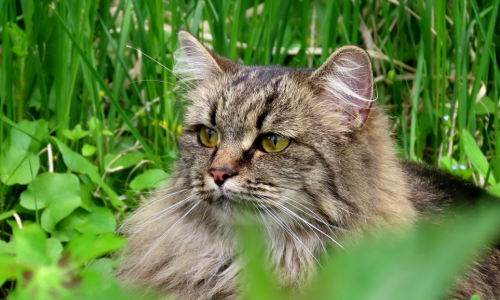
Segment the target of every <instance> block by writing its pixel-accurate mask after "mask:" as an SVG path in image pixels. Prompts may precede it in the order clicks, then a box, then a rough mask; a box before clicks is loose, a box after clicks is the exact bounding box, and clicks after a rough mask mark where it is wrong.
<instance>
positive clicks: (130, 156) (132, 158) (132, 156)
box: [104, 153, 144, 169]
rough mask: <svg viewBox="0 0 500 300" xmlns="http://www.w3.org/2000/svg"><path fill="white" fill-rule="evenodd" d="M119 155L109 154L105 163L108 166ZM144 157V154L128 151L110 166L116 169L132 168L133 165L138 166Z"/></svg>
mask: <svg viewBox="0 0 500 300" xmlns="http://www.w3.org/2000/svg"><path fill="white" fill-rule="evenodd" d="M116 157H117V155H115V154H108V155H106V156H105V158H104V164H105V165H106V166H108V165H109V163H110V162H111V161H112V160H114V159H116ZM143 159H144V154H139V153H127V154H125V155H122V156H120V157H119V158H118V159H117V160H116V161H115V162H114V163H113V164H112V165H111V166H110V167H109V168H110V169H116V168H119V167H121V168H123V169H126V168H130V167H133V166H136V165H137V164H138V163H140V162H141V161H142V160H143Z"/></svg>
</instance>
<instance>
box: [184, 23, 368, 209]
mask: <svg viewBox="0 0 500 300" xmlns="http://www.w3.org/2000/svg"><path fill="white" fill-rule="evenodd" d="M180 41H181V44H182V47H183V50H184V51H185V54H186V62H187V65H184V66H183V67H184V68H186V67H188V68H189V71H190V72H192V74H191V75H192V76H193V77H194V79H195V82H194V83H193V82H191V83H190V84H192V85H191V86H190V89H191V91H190V92H188V93H187V95H186V96H187V97H188V100H190V102H191V104H190V105H189V106H188V108H187V112H186V116H185V122H184V131H183V134H182V136H181V138H180V149H181V159H180V162H179V167H178V168H177V171H176V172H177V174H174V177H178V178H182V179H183V182H184V183H185V184H186V185H187V186H188V187H189V188H190V189H191V190H192V193H194V194H196V195H197V198H200V199H203V200H205V201H206V202H207V203H210V205H212V206H213V207H214V209H218V210H221V211H223V212H225V213H233V212H234V208H235V207H249V208H250V209H254V210H255V212H258V211H259V210H260V209H262V210H268V213H271V214H272V213H273V208H281V210H283V209H285V210H288V211H289V212H290V213H294V211H297V210H299V211H300V210H302V211H304V212H306V213H307V212H308V211H310V212H311V213H313V212H315V213H314V214H315V216H318V214H316V212H317V211H318V210H319V211H322V210H324V208H322V207H318V206H320V205H321V203H318V201H321V199H330V200H331V201H333V202H335V201H337V202H338V203H339V205H340V206H342V205H344V206H346V207H345V208H346V209H349V207H348V205H347V204H346V203H343V202H348V200H346V199H335V198H336V197H337V198H341V197H340V196H339V195H338V192H337V191H336V190H337V189H338V187H337V186H336V184H338V183H336V182H335V181H334V178H335V176H337V175H336V174H335V172H336V170H335V167H333V166H332V162H333V161H335V160H337V161H339V162H340V161H342V160H343V159H344V157H342V156H343V155H344V154H345V153H344V152H345V147H342V144H345V143H352V139H351V135H352V133H353V132H355V131H356V130H358V129H360V128H361V127H362V126H363V125H364V122H365V120H366V118H367V116H368V113H369V108H370V104H371V102H370V101H371V98H372V76H371V66H370V62H369V60H368V57H367V55H366V54H365V53H364V52H362V50H359V49H357V48H349V49H344V52H341V53H339V54H338V55H337V57H336V58H335V57H333V56H332V57H333V59H332V57H331V58H330V59H329V61H327V62H326V63H325V65H324V66H323V67H321V68H320V69H318V70H316V71H314V70H295V69H290V68H284V67H245V66H241V65H237V64H235V63H232V62H230V61H229V60H227V59H224V58H222V57H219V56H217V55H215V54H213V53H211V52H209V51H207V50H206V49H205V48H204V47H203V46H202V45H201V44H200V43H199V42H198V41H197V40H196V39H195V38H194V37H192V36H191V35H190V34H188V33H186V32H181V33H180ZM184 71H185V70H184Z"/></svg>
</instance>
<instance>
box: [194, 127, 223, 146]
mask: <svg viewBox="0 0 500 300" xmlns="http://www.w3.org/2000/svg"><path fill="white" fill-rule="evenodd" d="M198 134H199V136H200V141H201V143H202V144H203V145H205V146H207V147H210V148H212V147H215V146H216V145H217V140H218V139H219V135H218V134H217V132H215V130H213V129H210V128H208V127H206V126H202V127H201V128H200V132H199V133H198Z"/></svg>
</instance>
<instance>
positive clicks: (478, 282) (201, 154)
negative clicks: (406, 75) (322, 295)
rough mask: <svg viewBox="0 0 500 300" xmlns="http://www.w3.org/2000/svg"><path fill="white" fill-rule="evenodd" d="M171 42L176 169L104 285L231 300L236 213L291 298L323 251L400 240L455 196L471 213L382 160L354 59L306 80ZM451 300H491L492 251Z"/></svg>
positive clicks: (345, 57) (368, 94)
mask: <svg viewBox="0 0 500 300" xmlns="http://www.w3.org/2000/svg"><path fill="white" fill-rule="evenodd" d="M179 41H180V44H181V49H182V52H183V54H184V55H183V57H181V58H179V61H178V66H177V68H176V70H175V71H174V72H175V73H176V74H177V75H178V76H179V77H180V78H183V80H185V81H186V85H187V86H188V89H187V92H186V93H187V94H186V95H185V97H186V98H187V99H188V100H189V102H190V104H189V106H188V107H187V111H186V114H185V118H184V130H183V133H182V135H181V137H180V139H179V144H180V160H179V162H178V163H177V165H176V167H175V169H174V171H173V172H172V176H171V179H170V181H169V182H168V184H167V186H166V187H165V189H162V190H159V191H157V192H156V194H155V196H154V197H151V198H150V199H148V200H147V201H145V203H144V205H143V206H142V208H140V209H139V210H138V211H137V212H136V213H135V214H134V215H133V216H132V217H131V218H130V220H128V221H127V222H126V223H127V224H125V225H126V226H125V232H126V234H127V235H128V241H129V243H128V246H127V248H126V250H125V253H124V257H125V259H124V261H123V262H122V264H121V267H120V269H119V271H118V274H119V277H120V278H121V280H122V281H123V282H125V283H127V284H129V283H130V284H131V283H133V284H139V285H142V286H146V287H150V288H154V289H159V290H161V291H165V292H168V293H169V294H170V295H172V296H173V297H175V298H176V299H183V300H191V299H193V300H195V299H200V300H201V299H238V296H237V295H238V289H239V284H238V282H239V281H238V275H239V271H240V269H241V263H240V262H239V261H238V258H237V255H236V252H237V251H236V249H235V248H236V247H235V245H234V239H233V232H232V225H234V224H233V223H234V220H235V219H237V218H238V216H239V215H240V212H241V211H242V210H250V212H253V213H254V214H255V216H256V217H258V218H259V219H260V220H261V222H262V223H264V224H265V225H266V227H267V229H268V232H269V241H268V243H267V244H268V245H269V248H268V250H269V256H270V258H271V262H272V263H273V266H274V269H275V274H276V276H277V278H278V279H279V281H280V283H281V284H283V285H284V286H288V287H290V288H297V287H300V286H301V285H302V284H304V282H306V281H307V277H308V274H310V273H311V272H309V271H310V270H311V269H313V268H314V264H315V261H314V257H313V255H315V254H317V253H319V252H320V251H321V250H322V247H323V245H324V244H326V243H332V244H338V243H339V242H340V241H339V239H340V240H342V239H346V238H349V237H350V236H353V235H356V234H357V233H361V232H366V231H370V230H372V229H373V228H404V227H405V226H408V225H411V224H412V223H413V222H415V221H416V220H417V219H418V218H419V215H421V213H423V212H435V213H439V212H440V211H442V210H443V208H445V207H447V206H448V205H449V203H450V199H452V198H455V196H457V195H460V196H461V197H462V199H465V203H472V202H474V199H477V197H478V196H480V195H481V194H483V193H484V192H483V191H482V190H481V189H479V188H476V187H475V186H473V185H472V184H471V183H469V182H466V181H463V180H461V179H459V178H456V177H453V176H452V175H450V174H447V173H444V172H441V171H438V170H434V169H431V168H428V167H425V166H423V165H419V164H412V163H408V162H402V161H400V160H398V159H397V158H396V153H395V150H394V147H393V140H392V139H391V137H390V136H391V133H390V131H389V129H388V123H389V122H388V117H387V116H386V115H384V112H383V110H382V109H381V108H380V107H378V106H377V104H376V103H375V102H374V95H373V76H372V67H371V62H370V58H369V56H368V55H367V53H366V52H365V51H363V50H362V49H360V48H358V47H355V46H345V47H342V48H340V49H339V50H337V51H336V52H335V53H333V54H332V55H331V56H330V57H329V58H328V59H327V60H326V61H325V63H324V64H323V65H322V66H321V67H320V68H319V69H317V70H313V69H292V68H286V67H279V66H271V67H261V66H243V65H240V64H237V63H234V62H232V61H231V60H229V59H227V58H224V57H221V56H219V55H216V54H214V53H213V52H211V51H210V50H208V49H206V48H205V47H204V46H203V45H202V44H201V43H200V42H199V41H198V40H197V39H196V38H195V37H193V36H192V35H191V34H189V33H188V32H187V31H180V32H179ZM188 75H190V77H189V78H187V77H186V76H188ZM467 201H468V202H467ZM453 293H454V294H453V296H454V297H457V298H459V299H468V297H470V295H472V294H474V293H477V294H479V295H481V296H482V297H484V299H486V298H487V299H490V298H498V297H500V251H499V250H492V253H491V255H490V256H489V257H488V258H486V259H485V260H484V261H483V262H482V264H478V265H477V266H476V267H475V268H474V269H473V270H472V271H471V272H470V273H469V275H468V276H467V278H464V279H462V280H460V284H459V286H458V288H456V290H455V292H453Z"/></svg>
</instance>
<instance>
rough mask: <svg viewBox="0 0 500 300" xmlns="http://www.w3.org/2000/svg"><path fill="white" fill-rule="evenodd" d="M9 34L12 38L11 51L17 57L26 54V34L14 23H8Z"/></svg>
mask: <svg viewBox="0 0 500 300" xmlns="http://www.w3.org/2000/svg"><path fill="white" fill-rule="evenodd" d="M8 31H9V35H10V38H11V40H12V52H14V53H15V54H16V55H17V56H19V57H25V56H27V55H28V41H27V39H26V34H25V33H24V31H23V30H22V29H21V28H19V26H17V25H16V24H15V23H9V28H8Z"/></svg>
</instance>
